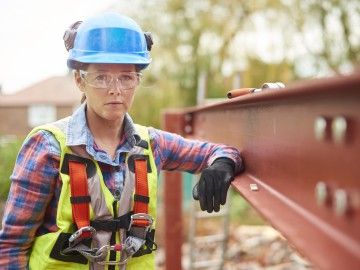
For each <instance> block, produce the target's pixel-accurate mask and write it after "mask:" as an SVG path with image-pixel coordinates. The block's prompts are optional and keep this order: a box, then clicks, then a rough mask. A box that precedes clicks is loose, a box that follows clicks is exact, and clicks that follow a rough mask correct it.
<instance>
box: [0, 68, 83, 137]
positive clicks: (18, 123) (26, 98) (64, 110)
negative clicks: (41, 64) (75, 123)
mask: <svg viewBox="0 0 360 270" xmlns="http://www.w3.org/2000/svg"><path fill="white" fill-rule="evenodd" d="M80 99H81V92H80V91H79V89H78V88H77V87H76V85H75V83H74V80H73V77H72V76H70V75H67V76H58V77H51V78H49V79H46V80H44V81H41V82H39V83H37V84H34V85H32V86H30V87H28V88H25V89H23V90H21V91H19V92H16V93H15V94H12V95H3V94H0V119H1V120H0V136H4V135H5V136H17V137H24V136H26V134H27V133H28V132H29V131H30V130H31V129H32V128H33V127H35V126H38V125H41V124H44V123H48V122H52V121H55V120H57V119H60V118H63V117H65V116H68V115H70V114H71V113H72V112H73V111H74V109H75V108H76V107H77V106H79V105H80Z"/></svg>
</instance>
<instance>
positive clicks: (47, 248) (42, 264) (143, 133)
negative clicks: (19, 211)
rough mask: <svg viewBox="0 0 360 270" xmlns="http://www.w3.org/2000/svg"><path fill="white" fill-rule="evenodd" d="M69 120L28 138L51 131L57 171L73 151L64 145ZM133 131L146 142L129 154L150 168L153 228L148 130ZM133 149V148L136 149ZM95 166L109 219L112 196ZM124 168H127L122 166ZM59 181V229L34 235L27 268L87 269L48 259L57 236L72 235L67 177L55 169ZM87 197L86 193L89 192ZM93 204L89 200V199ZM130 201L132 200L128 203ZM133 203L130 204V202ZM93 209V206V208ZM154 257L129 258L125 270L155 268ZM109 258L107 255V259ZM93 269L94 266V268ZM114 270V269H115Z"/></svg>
mask: <svg viewBox="0 0 360 270" xmlns="http://www.w3.org/2000/svg"><path fill="white" fill-rule="evenodd" d="M68 119H69V118H65V119H62V120H59V121H57V122H54V123H52V124H47V125H43V126H40V127H37V128H35V129H33V130H32V131H31V132H30V134H29V135H28V136H31V135H33V134H35V133H36V132H38V131H40V130H47V131H49V132H51V133H52V134H53V135H54V136H55V138H56V140H57V141H58V142H59V144H60V168H62V164H63V161H64V155H65V154H66V153H70V154H72V153H73V150H72V149H71V148H70V147H68V146H66V134H65V130H66V126H67V122H68ZM136 130H137V132H138V134H139V135H140V137H141V139H142V140H144V141H146V142H147V146H148V147H147V149H144V148H141V149H140V147H138V146H136V147H134V148H135V150H134V153H133V154H139V153H140V154H142V155H147V156H148V158H149V163H150V167H151V172H149V171H148V186H149V197H150V201H149V215H150V216H151V217H152V218H153V219H154V223H153V227H152V228H153V229H154V228H155V223H156V222H155V220H156V191H157V168H156V165H155V160H154V157H153V153H152V151H151V147H150V139H149V134H148V129H147V128H146V127H143V126H140V125H136ZM136 148H137V149H136ZM131 155H132V152H130V153H129V154H128V155H127V158H126V165H127V164H128V162H127V161H128V158H129V156H131ZM93 162H94V164H95V166H96V177H97V179H98V181H97V183H98V182H99V183H98V184H99V189H100V190H99V192H101V194H102V196H101V197H102V198H103V199H104V204H106V207H107V211H108V212H109V213H111V215H112V217H113V216H114V212H113V208H112V205H113V202H114V201H115V199H114V197H113V195H112V194H111V192H110V191H109V189H108V188H107V187H106V185H105V183H104V180H103V176H102V173H101V170H100V167H99V164H98V163H97V162H96V161H95V160H93ZM126 167H127V168H128V166H126ZM128 171H129V170H128V169H127V172H126V177H125V179H126V180H125V182H126V181H128V182H129V180H128V173H129V172H128ZM59 174H60V179H61V181H62V187H61V193H60V197H59V202H58V207H57V213H56V225H57V226H58V228H59V230H58V231H56V232H51V233H47V234H44V235H41V236H38V237H36V238H35V241H34V243H33V246H32V250H31V254H30V261H29V267H30V269H31V270H41V269H47V270H51V269H56V270H58V269H60V270H67V269H69V270H70V269H79V270H80V269H81V270H82V269H84V270H85V269H86V270H88V269H89V268H90V265H89V262H87V263H86V264H81V263H74V262H64V261H60V260H56V259H53V258H51V257H50V253H51V251H52V249H53V247H54V244H55V243H56V240H57V239H58V236H59V235H60V233H73V232H74V228H73V223H74V221H73V219H72V210H71V209H72V208H71V203H70V196H71V192H70V182H69V181H70V177H69V175H67V174H64V173H61V172H60V169H59ZM89 195H90V192H89ZM92 201H93V200H92ZM132 202H133V200H132ZM120 203H121V200H120V201H119V202H117V206H118V207H117V208H118V209H120V207H121V205H120ZM132 204H133V203H132ZM95 209H96V207H95ZM94 217H96V210H94V207H93V205H92V203H91V205H90V220H93V219H94ZM119 239H120V237H119V233H116V242H117V243H119V241H120V240H119ZM154 258H155V255H154V252H152V253H150V254H146V255H142V256H139V257H132V258H131V259H129V260H128V263H127V266H126V269H127V270H132V269H150V270H151V269H155V259H154ZM107 259H109V256H108V258H107ZM119 259H120V256H119V254H117V260H119ZM97 269H99V268H98V265H97ZM100 269H101V268H100ZM102 269H108V267H107V266H105V267H104V268H102ZM115 269H118V268H117V266H116V268H115Z"/></svg>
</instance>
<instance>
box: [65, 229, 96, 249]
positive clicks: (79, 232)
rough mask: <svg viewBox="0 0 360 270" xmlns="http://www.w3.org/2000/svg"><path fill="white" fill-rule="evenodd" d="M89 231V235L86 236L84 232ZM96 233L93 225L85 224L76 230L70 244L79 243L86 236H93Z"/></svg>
mask: <svg viewBox="0 0 360 270" xmlns="http://www.w3.org/2000/svg"><path fill="white" fill-rule="evenodd" d="M86 232H89V233H90V235H89V236H84V235H83V234H84V233H86ZM94 234H96V230H95V229H94V228H93V227H91V226H85V227H81V228H80V229H78V230H77V231H76V232H74V233H73V234H72V235H71V236H70V238H69V246H74V245H76V244H78V243H79V242H80V241H81V240H83V239H86V238H91V237H92V236H93V235H94Z"/></svg>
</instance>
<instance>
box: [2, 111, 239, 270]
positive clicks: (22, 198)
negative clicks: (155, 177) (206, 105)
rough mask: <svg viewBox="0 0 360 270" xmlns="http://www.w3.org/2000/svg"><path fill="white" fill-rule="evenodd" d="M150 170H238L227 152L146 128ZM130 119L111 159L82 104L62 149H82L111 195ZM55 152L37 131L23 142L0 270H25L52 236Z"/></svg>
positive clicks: (131, 140) (130, 137)
mask: <svg viewBox="0 0 360 270" xmlns="http://www.w3.org/2000/svg"><path fill="white" fill-rule="evenodd" d="M149 135H150V141H151V148H152V150H153V153H154V159H155V164H156V167H157V169H158V173H159V172H160V170H181V171H187V172H191V173H198V172H200V171H201V170H202V169H204V168H206V167H207V166H209V165H210V164H211V163H212V162H213V161H214V160H215V159H217V158H219V157H228V158H231V159H232V160H234V161H235V163H236V168H235V170H236V171H239V170H240V166H241V158H240V154H239V152H238V151H237V150H236V149H235V148H232V147H228V146H225V145H218V144H212V143H208V142H201V141H195V140H188V139H185V138H183V137H181V136H179V135H176V134H173V133H169V132H164V131H161V130H158V129H155V128H149ZM138 138H139V137H138V135H137V134H136V131H135V128H134V124H133V122H132V119H131V118H130V116H129V115H126V116H125V120H124V137H123V139H122V140H121V141H120V143H119V146H118V148H117V151H116V155H115V159H111V158H110V156H109V155H108V154H107V153H106V152H104V151H103V150H101V149H99V148H98V147H97V146H96V144H95V142H94V140H93V137H92V135H91V133H90V130H89V129H88V127H87V125H86V115H85V104H83V105H82V106H80V107H79V109H78V110H76V111H75V112H74V114H73V115H72V117H71V118H70V120H69V122H68V126H67V138H66V144H67V145H68V146H74V145H83V147H85V148H86V151H87V152H88V153H89V154H90V155H91V156H92V157H93V158H94V159H95V160H97V161H99V165H100V168H101V170H102V173H103V177H104V181H105V183H106V185H107V187H108V188H109V189H110V191H111V192H112V193H113V194H116V193H118V192H120V193H121V190H122V186H123V182H124V175H123V172H124V167H125V162H124V154H123V153H127V152H129V150H130V149H131V148H132V147H133V146H134V145H135V143H136V141H137V140H138ZM59 157H60V147H59V143H58V142H57V141H56V140H55V138H54V137H53V135H52V134H51V133H49V132H48V131H43V130H42V131H39V132H37V133H36V134H34V135H32V136H31V137H29V138H28V139H26V140H25V141H24V144H23V146H22V148H21V150H20V152H19V154H18V157H17V160H16V164H15V167H14V171H13V173H12V175H11V177H10V178H11V181H12V183H11V188H10V192H9V197H8V200H7V203H6V206H5V210H4V218H3V222H2V230H1V231H0V269H27V267H28V266H27V265H28V260H29V251H30V248H31V245H32V243H33V241H34V238H35V237H36V236H39V235H42V234H45V233H48V232H55V231H57V230H58V228H57V226H56V211H57V204H58V200H59V196H60V190H61V180H60V178H59V162H60V158H59Z"/></svg>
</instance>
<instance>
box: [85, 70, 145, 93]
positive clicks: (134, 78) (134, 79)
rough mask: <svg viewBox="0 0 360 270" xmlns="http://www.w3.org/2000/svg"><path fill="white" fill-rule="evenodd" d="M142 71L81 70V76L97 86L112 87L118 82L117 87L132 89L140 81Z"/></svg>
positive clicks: (89, 83)
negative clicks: (109, 71)
mask: <svg viewBox="0 0 360 270" xmlns="http://www.w3.org/2000/svg"><path fill="white" fill-rule="evenodd" d="M141 75H142V74H141V73H139V72H121V73H116V74H114V73H108V72H87V71H83V70H80V76H81V77H82V78H83V79H84V80H85V82H86V83H87V84H88V85H90V86H92V87H95V88H101V89H105V88H110V87H112V86H113V83H114V82H116V84H117V87H118V88H120V89H121V90H132V89H134V88H135V87H136V86H137V85H138V84H139V81H140V78H141Z"/></svg>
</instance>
